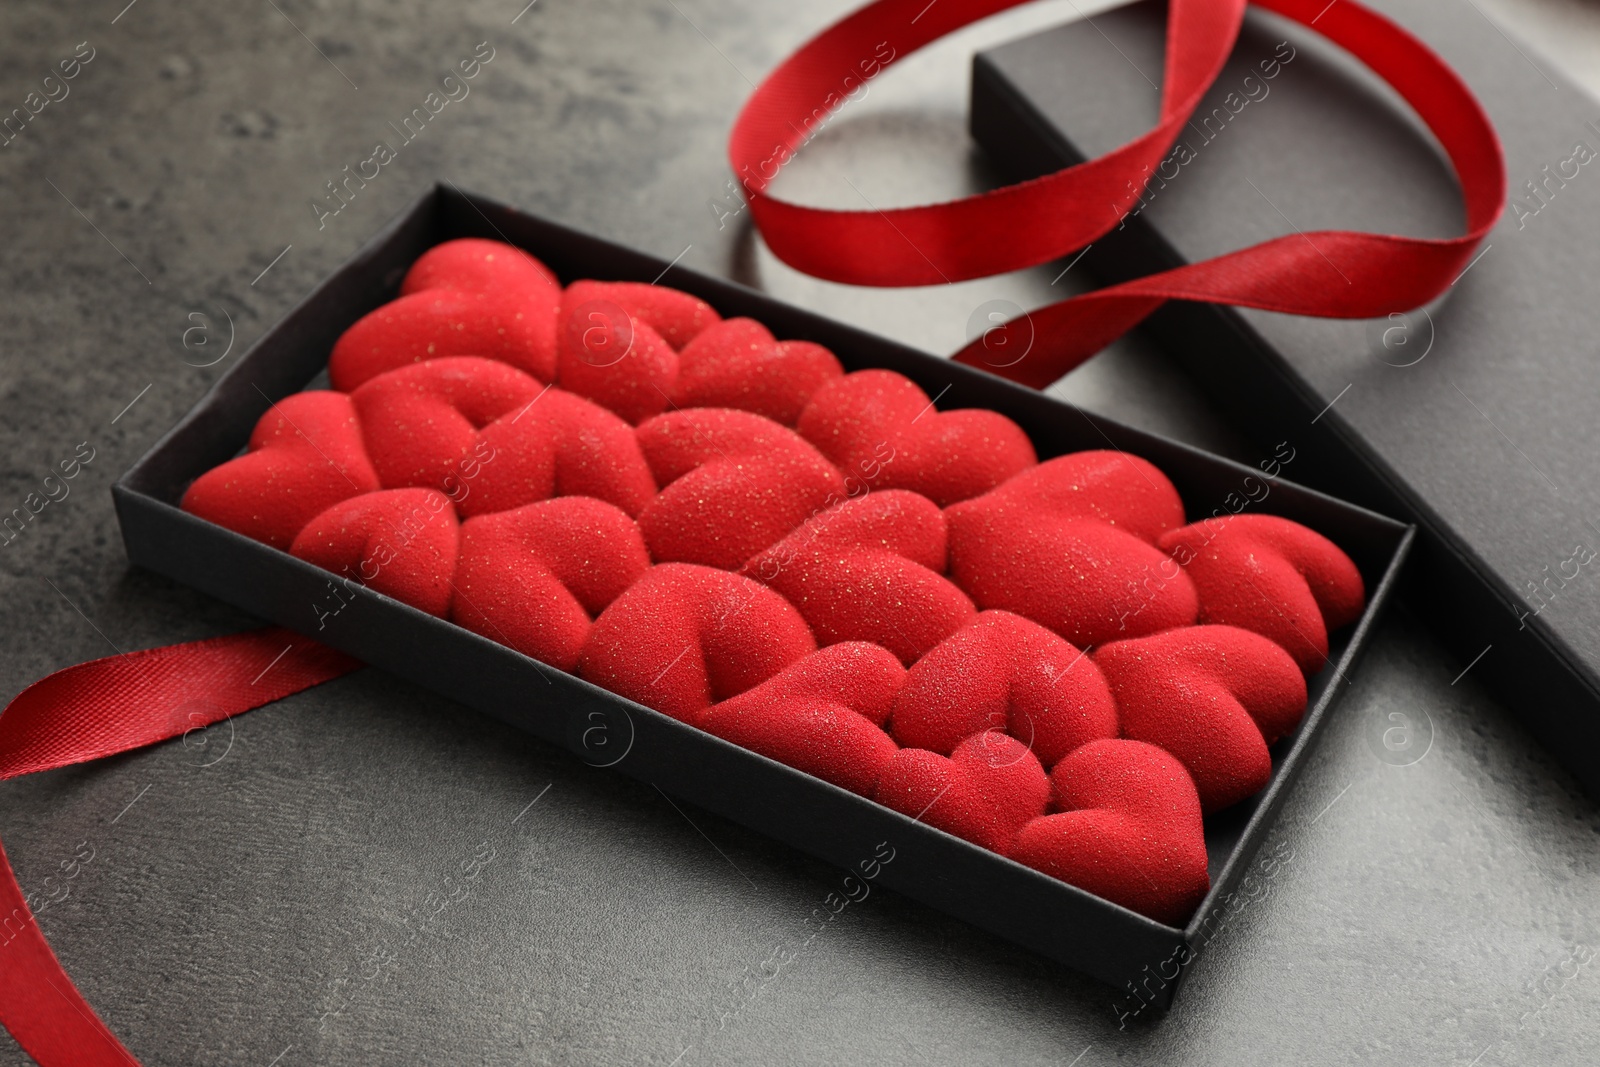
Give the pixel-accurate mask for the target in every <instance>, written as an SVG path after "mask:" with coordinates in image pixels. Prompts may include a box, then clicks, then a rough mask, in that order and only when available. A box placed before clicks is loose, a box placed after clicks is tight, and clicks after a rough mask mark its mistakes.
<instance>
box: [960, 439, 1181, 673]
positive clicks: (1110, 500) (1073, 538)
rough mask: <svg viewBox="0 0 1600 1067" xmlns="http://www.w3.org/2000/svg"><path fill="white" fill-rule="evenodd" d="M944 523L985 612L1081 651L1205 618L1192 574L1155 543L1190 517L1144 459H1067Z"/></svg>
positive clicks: (963, 507)
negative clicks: (1044, 631)
mask: <svg viewBox="0 0 1600 1067" xmlns="http://www.w3.org/2000/svg"><path fill="white" fill-rule="evenodd" d="M945 518H946V520H947V521H948V523H949V528H950V574H951V576H952V577H954V578H955V580H956V582H957V584H959V585H960V586H961V588H963V589H965V590H966V591H967V592H968V593H969V594H970V595H971V596H972V599H973V600H974V601H976V602H977V604H978V606H979V607H980V608H985V609H1001V610H1004V611H1010V612H1014V613H1015V614H1018V615H1021V616H1023V617H1025V618H1029V619H1032V620H1033V621H1034V622H1037V623H1040V624H1041V625H1044V626H1047V627H1049V628H1050V629H1052V630H1054V631H1055V632H1056V633H1058V634H1060V635H1061V636H1062V637H1064V638H1066V639H1067V640H1068V641H1070V642H1072V643H1073V644H1075V645H1077V646H1078V647H1080V648H1084V647H1088V646H1090V645H1098V644H1102V643H1104V642H1106V641H1118V640H1124V639H1126V638H1130V637H1138V636H1140V635H1141V634H1148V633H1155V632H1157V631H1160V630H1167V629H1171V628H1172V627H1174V626H1187V625H1190V624H1192V623H1193V622H1194V621H1195V619H1196V618H1197V616H1198V615H1199V610H1200V605H1199V597H1198V595H1197V594H1196V592H1195V588H1194V584H1193V583H1192V582H1191V581H1190V580H1189V576H1188V575H1187V574H1185V573H1184V571H1183V568H1181V567H1179V566H1178V565H1177V563H1175V562H1174V561H1173V560H1172V559H1171V558H1170V557H1168V556H1167V555H1166V554H1165V553H1163V552H1162V551H1161V550H1160V549H1158V548H1156V547H1154V545H1153V544H1151V541H1152V540H1153V539H1154V538H1155V537H1156V536H1158V535H1159V533H1160V532H1161V531H1162V530H1163V529H1166V528H1169V527H1171V526H1174V525H1176V524H1177V523H1181V522H1182V520H1183V504H1182V502H1181V501H1180V500H1179V499H1178V494H1177V490H1175V489H1174V488H1173V487H1172V483H1171V482H1169V481H1168V480H1167V478H1166V476H1165V475H1163V474H1162V473H1161V472H1160V471H1158V470H1156V468H1155V467H1154V466H1152V465H1151V464H1149V463H1147V462H1145V461H1144V460H1141V459H1138V458H1137V457H1134V456H1128V455H1126V454H1124V453H1120V452H1088V453H1077V454H1074V455H1070V456H1061V457H1059V458H1057V459H1053V460H1050V461H1049V462H1048V463H1044V464H1041V465H1040V466H1038V467H1036V468H1034V469H1032V470H1029V471H1026V472H1024V473H1023V474H1021V475H1019V476H1017V477H1016V478H1014V479H1012V480H1011V481H1010V482H1007V483H1006V484H1005V485H1002V486H1000V487H999V488H998V489H996V490H995V491H994V492H992V493H988V494H985V495H984V496H981V497H978V498H977V499H975V500H969V501H967V502H965V503H962V504H957V505H955V506H954V507H951V508H948V509H946V512H945Z"/></svg>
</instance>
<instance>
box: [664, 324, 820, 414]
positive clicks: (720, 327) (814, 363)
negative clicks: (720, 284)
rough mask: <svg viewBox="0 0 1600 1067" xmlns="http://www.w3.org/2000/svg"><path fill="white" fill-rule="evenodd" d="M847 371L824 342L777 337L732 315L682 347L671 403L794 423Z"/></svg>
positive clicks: (765, 329)
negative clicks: (816, 396) (733, 410)
mask: <svg viewBox="0 0 1600 1067" xmlns="http://www.w3.org/2000/svg"><path fill="white" fill-rule="evenodd" d="M843 374H844V369H843V368H842V367H840V366H839V360H838V359H837V358H835V357H834V354H833V353H832V352H829V351H828V350H827V349H826V348H823V347H822V346H821V345H818V344H812V343H811V342H809V341H778V340H776V339H775V338H774V337H773V336H772V334H771V332H770V331H768V330H767V328H766V327H765V326H763V325H761V324H760V323H759V322H757V321H755V320H754V319H727V320H725V321H723V322H720V323H717V324H716V325H715V326H712V327H710V328H709V329H707V330H706V331H705V332H703V333H701V334H700V335H699V336H697V337H696V338H695V339H694V340H692V341H690V342H689V343H688V344H687V345H684V346H683V351H682V352H681V353H679V368H678V380H677V385H676V387H675V389H674V391H673V395H672V403H673V404H674V405H675V406H677V407H680V408H691V407H700V408H737V409H738V410H740V411H750V412H754V413H755V414H757V415H765V416H766V417H767V418H769V419H771V420H772V421H774V422H779V423H782V424H783V425H785V426H793V425H794V424H795V423H797V422H798V421H799V420H800V413H801V412H802V411H804V410H805V406H806V404H807V402H809V401H810V399H811V397H812V396H813V395H814V394H815V393H816V391H817V390H818V389H821V388H822V387H823V386H824V385H827V384H828V383H829V382H831V381H834V380H835V379H837V378H839V377H841V376H842V375H843Z"/></svg>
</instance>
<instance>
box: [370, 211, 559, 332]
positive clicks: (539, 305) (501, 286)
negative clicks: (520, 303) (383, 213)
mask: <svg viewBox="0 0 1600 1067" xmlns="http://www.w3.org/2000/svg"><path fill="white" fill-rule="evenodd" d="M424 289H454V290H456V291H457V292H462V293H480V294H482V293H513V294H515V295H517V296H518V297H520V298H521V299H522V300H524V301H525V302H526V303H528V304H530V305H532V306H533V307H534V308H535V309H538V310H542V311H543V312H544V313H545V315H546V316H547V317H548V319H549V322H550V340H551V343H552V344H553V343H554V341H555V319H556V314H557V313H558V312H559V311H560V310H561V282H560V281H558V280H557V279H556V276H555V272H554V271H552V270H551V269H550V268H549V267H547V266H545V265H544V264H543V263H541V262H539V260H538V259H536V258H534V257H533V256H532V255H530V254H529V253H527V252H525V251H523V250H522V249H520V248H518V247H516V246H515V245H508V244H505V243H504V242H501V241H488V240H484V239H483V238H481V237H461V238H457V239H456V240H454V241H445V242H444V243H443V244H437V245H434V246H433V247H432V248H430V249H428V250H427V251H426V252H424V253H422V255H421V256H418V257H417V261H416V262H415V263H413V264H411V269H410V270H408V271H406V276H405V279H404V280H403V281H401V283H400V295H401V296H410V295H411V294H412V293H420V292H422V291H423V290H424Z"/></svg>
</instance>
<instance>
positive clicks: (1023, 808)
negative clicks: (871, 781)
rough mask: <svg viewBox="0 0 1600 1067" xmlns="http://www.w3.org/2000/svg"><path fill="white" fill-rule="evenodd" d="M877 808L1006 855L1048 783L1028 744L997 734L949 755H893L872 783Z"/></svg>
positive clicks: (1038, 809)
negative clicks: (891, 811) (878, 804)
mask: <svg viewBox="0 0 1600 1067" xmlns="http://www.w3.org/2000/svg"><path fill="white" fill-rule="evenodd" d="M875 798H876V799H877V801H878V803H880V804H882V805H884V806H885V807H889V808H893V809H894V810H895V811H898V812H900V813H901V814H903V815H909V816H911V817H912V818H914V819H920V820H921V821H922V822H925V823H927V824H928V825H929V826H936V827H938V828H939V829H941V830H943V831H944V832H945V833H948V834H954V835H955V836H956V837H959V838H963V839H964V840H967V841H971V842H972V843H973V844H975V845H982V846H983V847H984V848H987V849H992V850H993V851H995V852H1000V853H1004V852H1006V850H1007V849H1009V848H1010V846H1011V842H1012V841H1013V840H1015V839H1016V836H1017V834H1018V832H1019V831H1021V830H1022V828H1023V827H1024V826H1026V825H1028V823H1029V822H1030V821H1032V820H1034V819H1037V818H1038V817H1039V816H1041V815H1043V814H1044V811H1045V805H1046V804H1047V803H1048V802H1049V800H1050V780H1049V779H1048V778H1047V777H1045V773H1044V768H1043V767H1041V766H1040V765H1039V760H1038V758H1037V757H1035V756H1034V754H1033V753H1032V752H1030V751H1028V746H1027V745H1025V744H1023V743H1022V742H1021V741H1018V740H1017V739H1016V738H1014V737H1009V736H1007V735H1006V734H1003V733H1000V732H999V731H985V732H983V733H980V734H977V735H975V736H973V737H969V738H967V739H966V740H965V741H963V742H961V743H960V744H959V745H957V746H956V747H955V749H954V751H952V752H951V753H950V755H949V756H948V757H945V756H941V755H938V754H937V753H934V752H928V751H925V750H923V749H917V748H903V749H901V750H900V751H898V752H896V753H894V756H893V758H892V759H891V760H889V763H888V766H887V767H885V768H884V769H883V773H882V775H881V777H880V778H879V779H878V790H877V793H876V794H875Z"/></svg>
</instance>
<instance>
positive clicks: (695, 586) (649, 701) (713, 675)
mask: <svg viewBox="0 0 1600 1067" xmlns="http://www.w3.org/2000/svg"><path fill="white" fill-rule="evenodd" d="M816 648H817V642H816V640H815V639H814V638H813V637H812V636H811V631H810V630H809V629H807V627H806V623H805V620H804V619H802V618H801V617H800V613H799V612H797V611H795V609H794V607H793V606H792V605H791V604H790V603H789V602H788V601H787V600H785V599H783V597H781V596H779V595H778V594H777V593H774V592H773V591H772V590H770V589H768V588H767V587H766V586H764V585H762V584H760V583H759V582H754V581H751V580H750V579H749V578H745V577H743V576H741V575H738V574H730V573H729V572H727V571H722V570H716V569H714V568H711V567H697V566H694V565H692V564H688V563H665V564H661V565H659V566H655V567H651V568H650V569H649V570H648V571H646V572H645V574H644V576H643V577H641V578H640V579H639V580H638V581H637V582H635V583H633V585H631V586H630V587H629V588H628V590H627V592H625V593H623V594H622V595H621V596H619V597H618V598H617V599H616V600H614V601H612V603H611V606H610V607H608V608H606V610H605V611H604V612H603V613H602V614H601V616H600V617H599V618H598V619H596V620H595V623H594V629H593V630H591V631H590V633H589V640H588V642H587V643H586V644H585V645H584V648H583V655H582V657H581V658H580V659H579V661H578V673H579V674H580V675H581V676H582V677H583V678H585V679H586V680H588V681H590V682H593V683H594V684H595V685H598V686H601V687H603V688H605V689H609V690H611V691H612V692H613V693H617V694H619V695H621V696H624V697H627V698H628V699H629V700H635V701H638V702H639V703H640V704H643V705H645V706H646V707H651V708H655V709H656V710H657V711H660V712H664V713H665V714H667V715H670V716H672V717H673V718H674V719H678V720H681V721H683V722H686V723H689V724H690V725H691V726H704V724H705V716H706V710H707V709H708V708H710V707H711V705H712V704H713V703H716V702H718V701H723V700H727V699H728V698H730V697H735V696H738V695H739V694H740V693H742V692H744V691H745V690H746V689H751V688H754V687H755V686H758V685H760V684H761V683H762V682H764V681H766V680H767V679H768V678H771V677H772V676H773V675H775V674H777V673H778V672H779V671H781V670H783V668H785V667H787V666H788V665H789V664H791V663H793V662H794V661H795V660H797V659H799V658H800V657H801V656H804V655H806V654H807V653H810V652H815V651H816Z"/></svg>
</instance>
